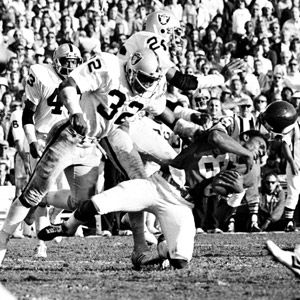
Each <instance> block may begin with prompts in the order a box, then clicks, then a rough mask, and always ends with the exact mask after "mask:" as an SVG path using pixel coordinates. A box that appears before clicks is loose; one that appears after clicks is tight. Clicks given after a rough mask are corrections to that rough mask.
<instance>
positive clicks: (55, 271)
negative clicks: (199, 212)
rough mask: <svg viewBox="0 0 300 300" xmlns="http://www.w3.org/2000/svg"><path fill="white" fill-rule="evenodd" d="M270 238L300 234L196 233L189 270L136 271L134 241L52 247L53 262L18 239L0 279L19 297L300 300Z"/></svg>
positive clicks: (287, 243) (292, 239)
mask: <svg viewBox="0 0 300 300" xmlns="http://www.w3.org/2000/svg"><path fill="white" fill-rule="evenodd" d="M267 239H272V240H273V241H274V242H276V243H278V244H279V246H281V247H284V248H286V249H292V248H293V247H294V245H295V243H297V242H298V243H300V236H299V233H269V234H217V235H216V234H215V235H213V234H205V235H197V236H196V240H195V251H194V258H193V260H192V261H191V263H190V265H189V267H188V268H187V269H184V270H171V269H167V270H160V269H159V267H158V266H157V267H147V268H145V269H143V270H141V271H136V270H133V269H132V266H131V262H130V253H131V249H132V238H131V237H111V238H104V237H98V238H78V237H76V238H65V239H63V241H62V242H61V243H60V244H56V243H55V242H52V241H51V242H49V243H48V244H47V245H48V257H47V259H36V258H35V257H34V253H35V251H34V250H35V246H36V244H37V240H36V239H28V238H26V239H22V240H17V239H12V240H11V241H10V244H9V248H8V253H7V257H6V260H5V263H4V265H3V267H2V268H1V269H0V280H1V283H2V285H3V286H4V287H6V288H7V289H8V290H9V291H10V292H11V293H13V294H14V295H15V296H17V297H18V299H43V300H45V299H63V300H71V299H72V300H74V299H159V300H162V299H299V298H300V289H299V283H300V279H297V278H295V277H294V275H293V274H292V273H291V271H289V270H287V269H286V268H285V267H283V266H282V265H281V264H279V263H277V262H275V261H274V260H273V259H272V258H271V256H269V254H268V251H267V250H266V248H265V241H266V240H267ZM0 299H1V297H0ZM3 300H4V299H3Z"/></svg>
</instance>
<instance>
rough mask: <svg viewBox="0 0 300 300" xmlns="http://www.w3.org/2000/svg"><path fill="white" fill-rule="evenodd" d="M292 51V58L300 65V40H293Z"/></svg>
mask: <svg viewBox="0 0 300 300" xmlns="http://www.w3.org/2000/svg"><path fill="white" fill-rule="evenodd" d="M290 51H291V54H292V57H294V58H296V59H297V61H298V63H300V39H299V38H293V39H292V40H291V43H290Z"/></svg>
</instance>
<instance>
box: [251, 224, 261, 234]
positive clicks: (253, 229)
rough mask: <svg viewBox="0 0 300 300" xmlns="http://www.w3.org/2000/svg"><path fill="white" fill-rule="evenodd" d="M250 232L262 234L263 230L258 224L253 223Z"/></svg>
mask: <svg viewBox="0 0 300 300" xmlns="http://www.w3.org/2000/svg"><path fill="white" fill-rule="evenodd" d="M250 232H252V233H254V232H261V229H260V228H259V226H258V224H257V223H256V222H253V223H252V224H251V225H250Z"/></svg>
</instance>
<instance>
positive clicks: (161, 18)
mask: <svg viewBox="0 0 300 300" xmlns="http://www.w3.org/2000/svg"><path fill="white" fill-rule="evenodd" d="M169 20H170V16H168V15H166V14H158V21H159V23H160V24H161V25H166V24H167V23H168V22H169Z"/></svg>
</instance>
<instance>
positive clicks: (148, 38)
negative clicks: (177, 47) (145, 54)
mask: <svg viewBox="0 0 300 300" xmlns="http://www.w3.org/2000/svg"><path fill="white" fill-rule="evenodd" d="M144 48H149V49H151V50H153V51H154V52H155V53H156V54H157V55H158V57H159V61H160V65H161V68H162V71H163V73H164V74H166V73H167V71H168V70H169V69H170V68H172V67H175V65H174V63H173V62H172V61H171V60H170V54H169V48H168V45H167V42H166V41H165V40H164V39H163V38H162V37H161V36H159V35H158V34H156V33H153V32H148V31H139V32H136V33H135V34H133V35H132V36H131V37H130V38H128V39H127V40H126V41H125V43H124V44H123V45H122V47H121V48H120V50H119V52H118V57H119V58H120V59H121V60H122V62H123V63H124V64H125V63H126V62H127V61H128V59H129V57H130V55H131V54H133V53H134V52H136V51H137V50H141V49H144Z"/></svg>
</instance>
